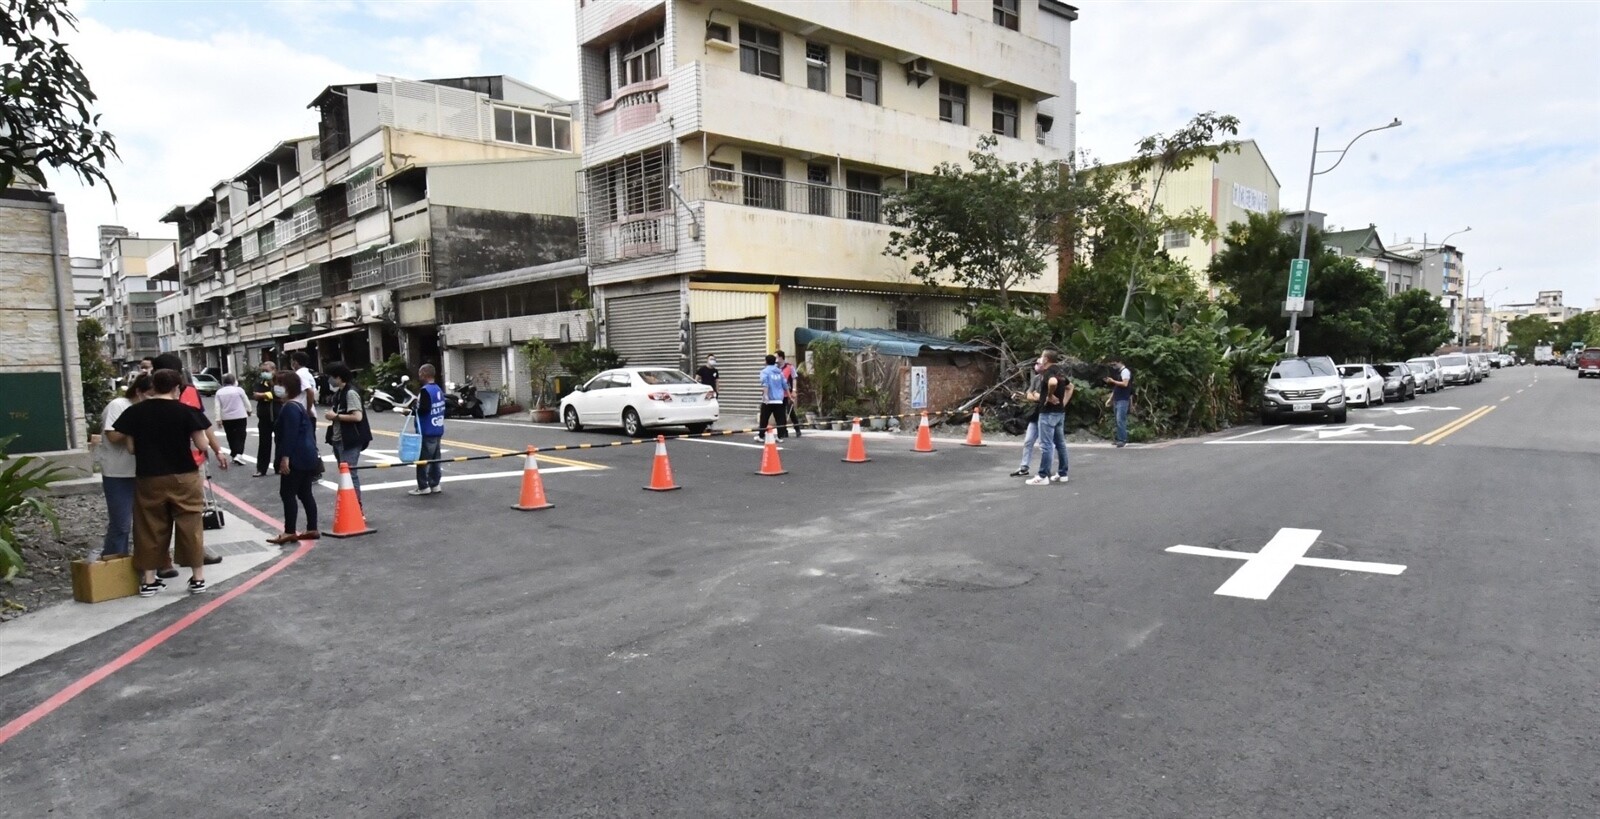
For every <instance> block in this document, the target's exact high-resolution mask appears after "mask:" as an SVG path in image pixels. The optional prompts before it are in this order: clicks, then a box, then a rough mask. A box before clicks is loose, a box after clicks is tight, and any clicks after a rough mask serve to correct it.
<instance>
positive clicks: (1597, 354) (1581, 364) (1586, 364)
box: [1578, 347, 1600, 378]
mask: <svg viewBox="0 0 1600 819" xmlns="http://www.w3.org/2000/svg"><path fill="white" fill-rule="evenodd" d="M1586 375H1592V376H1594V377H1595V378H1600V347H1588V348H1585V349H1584V351H1583V352H1581V353H1578V377H1579V378H1582V377H1584V376H1586Z"/></svg>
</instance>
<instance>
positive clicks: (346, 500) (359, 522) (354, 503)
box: [328, 463, 378, 537]
mask: <svg viewBox="0 0 1600 819" xmlns="http://www.w3.org/2000/svg"><path fill="white" fill-rule="evenodd" d="M376 531H378V530H377V529H369V528H367V516H366V515H365V514H363V513H362V511H361V501H360V500H359V499H358V498H356V485H355V483H353V482H352V481H351V480H350V465H349V464H343V463H342V464H339V494H338V495H337V496H336V497H335V498H334V501H333V531H332V532H329V533H328V536H329V537H355V536H356V535H370V534H372V533H373V532H376Z"/></svg>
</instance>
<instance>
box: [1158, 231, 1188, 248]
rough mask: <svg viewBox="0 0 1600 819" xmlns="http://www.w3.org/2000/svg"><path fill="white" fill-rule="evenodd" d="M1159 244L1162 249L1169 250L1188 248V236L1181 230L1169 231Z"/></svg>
mask: <svg viewBox="0 0 1600 819" xmlns="http://www.w3.org/2000/svg"><path fill="white" fill-rule="evenodd" d="M1161 244H1162V246H1163V247H1165V248H1167V249H1169V250H1170V249H1172V248H1175V247H1188V246H1189V234H1188V232H1186V231H1182V230H1169V231H1167V233H1166V235H1165V236H1163V237H1162V239H1161Z"/></svg>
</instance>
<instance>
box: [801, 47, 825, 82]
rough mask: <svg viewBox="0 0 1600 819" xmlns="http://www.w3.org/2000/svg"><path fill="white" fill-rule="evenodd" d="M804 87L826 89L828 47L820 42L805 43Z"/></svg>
mask: <svg viewBox="0 0 1600 819" xmlns="http://www.w3.org/2000/svg"><path fill="white" fill-rule="evenodd" d="M806 87H807V88H809V89H811V90H812V91H827V90H828V47H827V46H826V45H824V44H822V43H806Z"/></svg>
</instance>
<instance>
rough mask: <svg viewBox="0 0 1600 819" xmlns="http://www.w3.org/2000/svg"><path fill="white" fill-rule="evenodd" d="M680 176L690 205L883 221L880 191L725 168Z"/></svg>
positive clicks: (691, 171) (701, 170)
mask: <svg viewBox="0 0 1600 819" xmlns="http://www.w3.org/2000/svg"><path fill="white" fill-rule="evenodd" d="M680 176H681V177H682V179H683V198H684V199H686V200H688V201H690V202H727V203H729V204H734V205H744V206H746V207H752V208H766V209H768V210H781V211H784V212H787V213H804V214H809V215H812V216H829V217H833V218H836V219H853V220H855V221H858V222H881V221H883V195H882V194H881V193H878V192H877V191H863V190H850V189H847V188H838V187H834V186H832V185H821V184H814V183H810V182H793V181H790V180H787V179H778V178H775V177H770V176H758V175H756V174H747V173H740V172H739V171H731V170H725V169H722V168H705V167H702V168H690V169H689V170H686V171H684V172H683V173H681V174H680Z"/></svg>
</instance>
